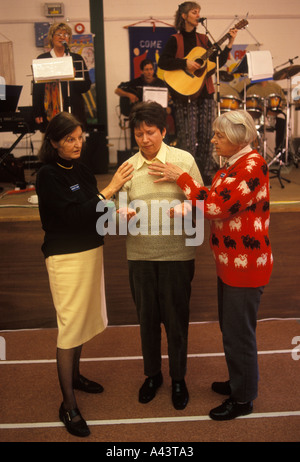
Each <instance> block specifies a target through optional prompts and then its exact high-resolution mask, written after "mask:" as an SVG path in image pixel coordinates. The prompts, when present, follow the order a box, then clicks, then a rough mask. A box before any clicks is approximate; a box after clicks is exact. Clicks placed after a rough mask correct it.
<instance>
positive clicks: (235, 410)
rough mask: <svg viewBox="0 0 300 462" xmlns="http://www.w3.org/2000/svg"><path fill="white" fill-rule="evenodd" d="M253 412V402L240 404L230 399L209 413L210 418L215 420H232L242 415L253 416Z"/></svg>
mask: <svg viewBox="0 0 300 462" xmlns="http://www.w3.org/2000/svg"><path fill="white" fill-rule="evenodd" d="M252 411H253V404H252V401H249V403H243V404H240V403H237V402H235V401H233V400H232V399H231V398H228V399H226V400H225V401H224V402H223V404H221V406H218V407H216V408H214V409H212V410H211V411H210V413H209V417H210V418H211V419H213V420H231V419H235V418H236V417H240V416H242V415H248V414H251V412H252Z"/></svg>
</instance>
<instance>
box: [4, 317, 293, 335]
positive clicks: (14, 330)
mask: <svg viewBox="0 0 300 462" xmlns="http://www.w3.org/2000/svg"><path fill="white" fill-rule="evenodd" d="M266 321H297V322H300V318H263V319H258V320H257V322H258V323H260V322H266ZM218 322H219V321H190V323H189V324H190V325H204V324H216V323H218ZM115 327H116V328H120V327H136V328H138V329H139V327H140V326H139V324H124V325H122V324H116V325H109V326H107V329H113V328H115ZM51 329H53V330H55V329H56V330H57V327H45V328H44V327H36V328H28V329H3V330H0V334H1V333H3V334H5V333H6V332H7V333H18V332H34V331H43V330H51Z"/></svg>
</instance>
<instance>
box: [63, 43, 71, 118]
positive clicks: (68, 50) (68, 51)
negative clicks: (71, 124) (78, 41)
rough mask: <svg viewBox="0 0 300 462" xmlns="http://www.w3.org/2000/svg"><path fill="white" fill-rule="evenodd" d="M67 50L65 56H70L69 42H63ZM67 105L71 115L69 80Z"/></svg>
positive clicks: (68, 83)
mask: <svg viewBox="0 0 300 462" xmlns="http://www.w3.org/2000/svg"><path fill="white" fill-rule="evenodd" d="M63 45H64V48H65V54H66V55H67V56H70V48H69V46H68V44H67V42H63ZM67 104H68V112H69V113H70V114H71V93H70V81H69V80H67Z"/></svg>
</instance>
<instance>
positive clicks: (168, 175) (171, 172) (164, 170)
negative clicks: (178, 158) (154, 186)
mask: <svg viewBox="0 0 300 462" xmlns="http://www.w3.org/2000/svg"><path fill="white" fill-rule="evenodd" d="M149 170H150V171H149V172H148V173H149V175H154V176H158V177H159V180H155V181H154V183H165V182H168V183H176V181H177V180H178V178H179V177H180V175H182V174H183V173H184V172H183V170H181V168H180V167H177V165H173V164H170V163H169V162H166V164H161V163H155V162H154V163H153V164H151V165H149Z"/></svg>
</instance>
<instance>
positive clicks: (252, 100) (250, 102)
mask: <svg viewBox="0 0 300 462" xmlns="http://www.w3.org/2000/svg"><path fill="white" fill-rule="evenodd" d="M263 110H264V99H263V98H261V97H260V96H257V95H250V96H247V98H246V111H247V112H249V113H250V114H251V115H252V117H253V118H254V119H259V118H260V116H261V115H262V112H263Z"/></svg>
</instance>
